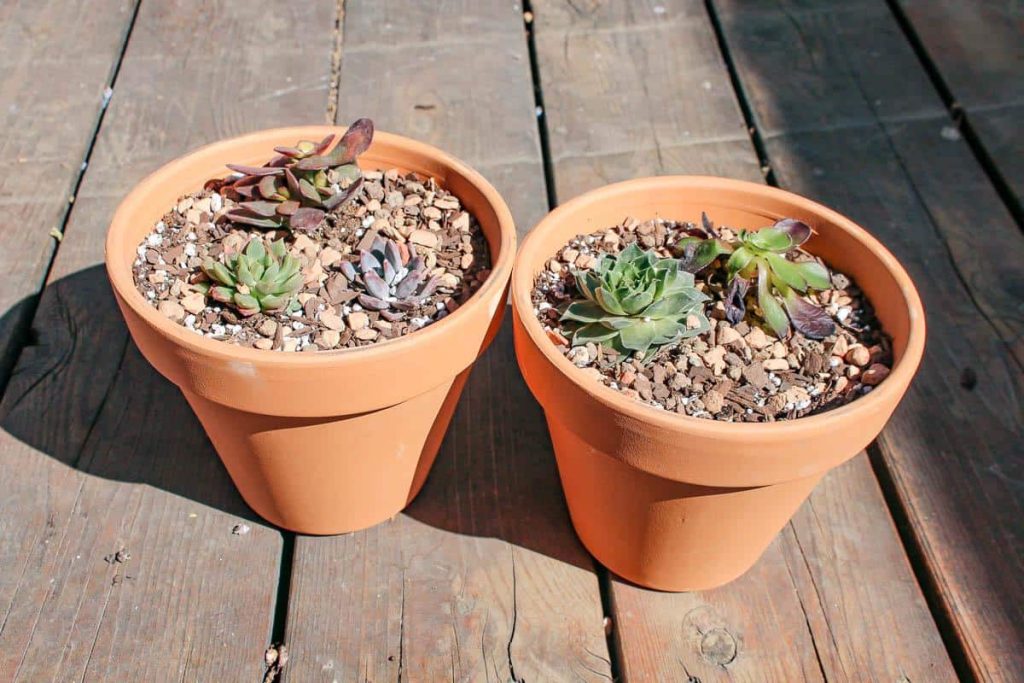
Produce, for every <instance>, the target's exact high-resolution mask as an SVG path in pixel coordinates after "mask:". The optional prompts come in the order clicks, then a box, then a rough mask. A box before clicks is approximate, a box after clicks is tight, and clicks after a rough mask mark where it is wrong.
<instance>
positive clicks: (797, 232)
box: [772, 218, 814, 247]
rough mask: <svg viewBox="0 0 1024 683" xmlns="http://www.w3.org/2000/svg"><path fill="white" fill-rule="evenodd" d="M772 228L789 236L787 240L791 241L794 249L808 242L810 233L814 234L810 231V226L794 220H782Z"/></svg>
mask: <svg viewBox="0 0 1024 683" xmlns="http://www.w3.org/2000/svg"><path fill="white" fill-rule="evenodd" d="M772 227H773V228H775V229H777V230H779V231H781V232H784V233H786V234H787V235H789V239H790V240H792V242H793V246H794V247H799V246H800V245H801V244H803V243H804V242H806V241H807V240H809V239H810V238H811V233H812V232H814V231H813V230H811V226H809V225H807V224H806V223H804V222H803V221H798V220H797V219H795V218H783V219H781V220H779V221H778V222H776V223H775V225H773V226H772Z"/></svg>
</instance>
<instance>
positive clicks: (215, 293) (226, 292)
mask: <svg viewBox="0 0 1024 683" xmlns="http://www.w3.org/2000/svg"><path fill="white" fill-rule="evenodd" d="M209 294H210V296H211V297H212V298H213V299H214V300H215V301H220V302H221V303H225V304H226V303H230V302H231V299H232V298H233V297H234V296H235V289H234V287H223V286H219V287H212V288H211V289H210V291H209Z"/></svg>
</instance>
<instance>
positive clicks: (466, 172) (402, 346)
mask: <svg viewBox="0 0 1024 683" xmlns="http://www.w3.org/2000/svg"><path fill="white" fill-rule="evenodd" d="M341 132H344V126H334V125H306V126H286V127H281V128H268V129H263V130H259V131H255V132H252V133H247V134H244V135H239V136H235V137H231V138H225V139H222V140H218V141H216V142H212V143H210V144H207V145H203V146H202V147H199V148H196V149H194V150H192V151H191V152H188V153H187V154H185V155H183V156H180V157H178V158H176V159H174V160H173V161H170V162H168V163H166V164H164V165H163V166H161V167H160V168H158V169H157V170H155V171H153V172H152V173H150V174H149V175H148V176H146V178H144V179H143V180H142V181H141V182H139V183H138V184H137V185H135V186H134V187H133V188H132V190H131V191H130V192H129V193H128V195H126V196H125V198H124V199H123V200H121V203H120V204H119V205H118V207H117V210H116V211H115V212H114V216H113V218H112V219H111V221H110V227H109V228H108V229H107V237H106V241H105V243H104V261H105V263H106V269H107V276H108V278H109V279H110V282H111V284H112V286H113V288H114V291H115V293H116V294H117V296H118V298H120V299H121V301H122V302H124V303H125V304H126V305H127V306H129V307H130V308H131V309H132V311H134V312H135V314H136V315H138V316H139V317H140V318H142V319H143V320H144V321H145V322H146V324H147V325H149V326H150V327H152V328H154V329H155V330H156V331H157V332H158V333H160V335H161V336H163V337H164V338H166V339H167V340H168V341H170V342H172V343H173V344H175V345H178V346H182V347H184V348H186V349H187V350H188V351H190V352H192V353H195V354H198V355H202V356H207V357H210V358H212V359H214V360H221V361H225V362H238V361H248V362H251V363H258V364H260V365H262V366H284V367H293V368H300V367H301V368H312V369H316V368H317V367H323V366H337V365H340V364H345V363H356V362H360V363H361V362H371V361H374V360H377V359H382V358H383V359H386V358H387V357H388V356H390V355H394V354H396V353H402V352H404V351H405V350H407V349H408V348H409V347H410V346H411V345H412V344H420V345H422V344H425V343H430V342H432V341H434V340H436V339H438V338H440V337H441V335H444V334H445V333H446V330H445V329H444V327H446V323H450V322H458V321H461V320H462V319H463V318H465V317H467V316H469V315H470V314H471V311H470V310H468V309H470V308H475V307H477V306H481V305H485V302H486V301H487V300H489V299H490V298H492V297H493V296H499V295H500V293H496V292H495V290H503V289H504V287H505V285H506V283H507V282H508V279H509V276H510V274H511V272H512V265H513V263H514V262H515V253H516V229H515V223H514V222H513V219H512V213H511V211H510V210H509V208H508V205H507V204H506V203H505V200H504V199H503V198H502V197H501V195H500V194H499V193H498V191H497V189H495V187H494V186H493V185H491V183H490V182H489V181H488V180H487V179H485V178H484V177H483V176H482V175H480V173H478V172H477V171H475V170H474V169H472V168H471V167H470V166H469V165H468V164H466V163H465V162H463V161H461V160H460V159H457V158H456V157H454V156H452V155H450V154H447V153H446V152H443V151H441V150H440V149H438V148H436V147H434V146H432V145H428V144H426V143H423V142H419V141H417V140H413V139H411V138H407V137H404V136H401V135H396V134H394V133H388V132H385V131H379V130H378V131H375V132H374V138H373V140H374V142H373V145H371V147H370V149H369V150H368V151H367V152H366V156H368V157H371V158H372V157H373V147H374V146H375V145H377V144H378V143H383V146H387V147H389V148H393V149H396V150H400V151H402V152H411V153H414V154H419V155H423V156H427V157H430V158H432V159H433V160H434V161H436V162H438V163H439V164H440V165H442V166H446V167H449V168H450V169H452V170H453V171H455V172H456V173H457V174H459V175H461V176H463V177H464V178H465V179H466V180H467V181H469V183H470V184H472V185H473V186H474V187H476V188H477V190H478V191H479V192H480V193H481V194H482V195H483V197H484V199H485V200H486V201H487V203H488V204H490V206H491V207H492V209H493V210H494V213H495V215H496V216H497V220H498V228H499V233H500V241H499V243H500V247H499V253H498V258H497V259H496V260H493V261H492V263H491V272H490V275H489V276H488V277H487V280H486V281H485V282H484V283H483V284H482V285H481V286H480V288H479V289H478V290H477V291H476V292H474V293H473V295H472V296H471V297H470V298H469V299H468V300H467V301H466V303H464V304H462V305H461V306H460V307H459V308H458V309H456V310H455V311H454V312H453V313H449V314H448V315H447V316H445V317H444V318H443V319H441V320H438V321H437V322H434V323H432V324H430V325H428V326H426V327H423V328H421V329H419V330H416V331H415V332H413V333H411V334H409V335H408V336H406V337H402V338H399V339H392V340H388V341H385V342H380V343H376V344H370V345H367V346H360V347H356V348H348V349H337V350H332V351H317V352H316V353H284V352H280V351H266V350H262V349H250V348H245V347H240V346H237V345H235V344H228V343H225V342H223V341H218V340H214V339H207V338H206V337H204V336H200V335H198V334H196V333H195V332H191V331H189V330H187V329H186V328H184V327H182V326H181V325H178V324H176V323H174V322H172V321H171V320H170V319H168V318H167V317H165V316H163V315H161V314H160V312H159V311H157V309H156V308H154V307H153V306H152V305H150V303H149V302H148V301H146V300H145V298H144V297H143V296H142V294H141V293H139V290H138V289H137V288H136V287H135V281H134V278H133V276H132V271H131V266H130V264H128V263H120V262H119V259H118V258H114V257H113V256H112V255H114V254H118V253H120V249H119V247H120V246H121V245H122V244H123V242H124V241H125V240H126V239H127V237H126V235H127V227H128V226H129V220H130V219H129V216H130V215H131V214H133V213H135V211H136V210H137V208H138V206H139V205H140V204H142V203H144V202H145V200H146V197H147V196H148V195H149V193H150V190H151V188H153V187H155V186H158V185H161V184H163V183H165V182H167V178H168V177H173V175H174V174H175V172H177V171H179V170H181V169H183V168H186V167H188V166H190V165H191V164H193V163H195V162H196V161H197V160H198V159H199V158H202V159H203V160H205V159H208V158H211V157H218V156H219V157H222V158H224V162H225V163H228V162H230V159H228V158H227V155H228V153H229V150H230V149H231V148H232V147H234V146H236V145H238V144H240V143H255V142H259V141H261V140H268V141H269V140H271V139H276V138H280V137H291V138H296V139H298V138H305V137H314V136H316V135H320V136H323V135H326V134H327V133H336V134H340V133H341ZM267 149H268V151H269V150H270V149H271V145H270V144H269V143H268V145H267ZM268 157H269V154H268ZM187 191H189V190H188V188H183V189H182V192H180V193H179V194H181V193H183V192H187ZM133 246H134V245H133ZM448 327H450V326H448Z"/></svg>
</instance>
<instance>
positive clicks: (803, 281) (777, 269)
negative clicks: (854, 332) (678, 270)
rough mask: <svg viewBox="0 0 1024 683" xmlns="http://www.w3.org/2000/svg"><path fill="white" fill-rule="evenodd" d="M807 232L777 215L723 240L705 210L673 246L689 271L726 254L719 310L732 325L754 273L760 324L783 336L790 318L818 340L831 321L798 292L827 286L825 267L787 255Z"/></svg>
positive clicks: (740, 313)
mask: <svg viewBox="0 0 1024 683" xmlns="http://www.w3.org/2000/svg"><path fill="white" fill-rule="evenodd" d="M811 234H812V230H811V228H810V226H809V225H807V224H806V223H804V222H803V221H799V220H796V219H794V218H783V219H782V220H780V221H778V222H776V223H775V224H774V225H772V226H770V227H766V228H761V229H760V230H740V231H739V232H738V233H737V236H736V238H735V239H733V240H725V239H723V238H722V237H721V235H720V234H719V233H718V232H717V231H716V230H715V228H714V226H713V225H712V224H711V221H709V220H708V218H707V216H706V215H705V216H703V226H702V228H698V229H694V230H693V231H692V233H691V234H690V235H688V236H687V237H684V238H683V239H682V240H680V241H679V243H678V244H677V245H676V249H677V251H678V253H680V255H681V261H682V262H683V264H684V267H685V268H686V269H687V270H688V271H690V272H692V273H696V272H699V271H700V270H702V269H704V268H706V267H707V266H708V265H710V264H711V263H712V262H714V261H715V260H716V259H718V258H719V257H720V256H725V255H728V259H727V260H726V261H725V270H726V274H727V276H728V283H729V288H728V290H727V291H726V296H725V312H726V317H727V318H728V319H729V321H730V322H732V323H733V324H736V323H738V322H739V321H740V320H742V319H743V317H744V316H745V315H746V303H745V301H746V293H747V290H748V288H749V287H750V286H751V284H752V283H753V282H754V279H755V278H756V284H757V290H756V293H757V305H758V307H759V308H760V309H761V314H762V316H763V319H764V322H765V324H766V325H767V326H768V328H769V329H770V330H771V331H772V332H773V333H774V334H775V335H776V336H777V337H779V338H780V339H784V338H786V337H788V336H789V333H790V323H792V326H793V327H795V328H796V329H797V330H798V331H799V332H801V333H802V334H804V335H805V336H807V337H811V338H813V339H821V338H823V337H827V336H828V335H830V334H832V333H833V332H834V331H835V323H834V322H833V321H832V318H831V317H829V315H828V314H827V313H826V312H825V311H824V310H822V309H821V308H819V307H818V306H815V305H814V304H812V303H811V302H810V301H808V300H807V299H806V298H804V297H803V296H802V295H803V294H806V293H807V292H809V291H812V290H824V289H828V288H830V287H831V286H832V283H831V280H830V278H829V273H828V269H827V268H825V266H823V265H822V264H821V263H819V262H817V261H814V260H806V261H794V260H793V259H792V256H793V255H794V254H795V253H796V252H797V251H798V250H799V248H800V247H801V246H802V245H803V244H804V243H805V242H806V241H807V240H808V239H810V237H811Z"/></svg>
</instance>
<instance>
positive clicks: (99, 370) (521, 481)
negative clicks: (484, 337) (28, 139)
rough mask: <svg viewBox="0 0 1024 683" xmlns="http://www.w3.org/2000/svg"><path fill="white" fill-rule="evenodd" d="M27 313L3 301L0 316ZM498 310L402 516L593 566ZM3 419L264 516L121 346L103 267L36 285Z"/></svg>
mask: <svg viewBox="0 0 1024 683" xmlns="http://www.w3.org/2000/svg"><path fill="white" fill-rule="evenodd" d="M24 308H25V306H24V305H21V304H19V306H16V307H14V308H12V309H11V311H9V312H8V314H7V315H5V320H4V322H5V323H6V322H7V316H13V317H19V316H23V315H24ZM509 317H510V316H509V315H508V313H507V312H506V320H505V324H504V325H503V327H502V331H501V333H500V334H499V335H498V338H497V339H496V340H495V342H494V344H493V345H492V347H491V348H490V349H489V350H488V351H487V352H486V353H485V354H484V356H483V357H482V358H481V359H480V360H479V361H478V363H477V365H476V366H475V369H474V371H473V373H471V375H470V378H469V381H468V382H467V384H466V388H465V390H464V393H463V396H462V399H461V400H460V403H459V407H458V409H457V410H456V412H455V415H454V417H453V418H452V423H451V426H450V427H449V430H448V433H447V435H446V437H445V440H444V443H443V444H442V446H441V450H440V452H439V453H438V457H437V461H436V462H435V464H434V468H433V470H432V472H431V474H430V476H429V478H428V479H427V483H426V485H425V486H424V488H423V490H422V492H421V493H420V495H419V496H418V497H417V499H416V500H415V501H414V502H413V503H412V505H411V506H410V507H409V508H408V509H407V510H406V512H405V513H403V514H408V515H409V516H410V517H412V518H414V519H416V520H418V521H420V522H423V523H425V524H428V525H430V526H433V527H436V528H439V529H444V530H447V531H450V532H452V533H456V534H466V535H473V536H483V537H494V538H499V539H502V540H505V541H507V542H509V543H512V544H514V545H518V546H521V547H524V548H527V549H530V550H533V551H536V552H540V553H543V554H545V555H548V556H550V557H553V558H555V559H558V560H561V561H563V562H568V563H571V564H574V565H576V566H579V567H583V568H585V569H592V568H593V561H592V560H591V558H590V557H589V555H587V553H586V551H584V550H583V548H582V546H580V544H579V542H578V541H577V539H576V537H575V535H574V534H573V532H572V528H571V526H570V524H569V518H568V513H567V511H566V509H565V503H564V500H563V498H562V493H561V489H560V486H559V483H558V474H557V471H556V468H555V463H554V458H553V456H552V454H551V446H550V442H549V440H548V436H547V427H546V425H545V423H544V419H543V414H542V413H541V410H540V408H539V407H538V406H537V405H536V403H535V402H534V400H533V398H532V396H530V394H529V392H528V390H527V389H526V387H525V385H524V384H523V381H522V379H521V377H520V375H519V370H518V367H517V366H516V363H515V355H514V353H513V350H512V339H511V321H510V320H509ZM0 426H2V427H3V429H4V430H5V431H6V432H7V433H8V434H9V435H11V436H14V437H16V438H17V439H19V440H20V441H22V442H24V443H25V444H28V445H29V446H31V447H32V448H34V449H36V450H38V451H41V452H43V453H45V454H46V455H48V456H49V457H51V458H53V459H55V460H58V461H59V462H61V463H64V464H65V465H68V466H70V467H75V468H77V469H79V470H81V471H83V472H87V473H89V474H92V475H96V476H99V477H103V478H106V479H111V480H116V481H123V482H128V483H136V484H147V485H149V486H152V487H154V488H157V489H162V490H164V491H167V492H169V493H172V494H174V495H177V496H183V497H185V498H188V499H191V500H194V501H196V502H198V503H201V504H202V505H206V506H210V507H213V508H216V509H219V510H222V511H224V512H227V513H229V514H232V515H236V516H239V517H242V518H245V519H248V520H250V521H254V522H258V523H265V522H262V520H260V519H259V518H258V517H257V516H256V515H255V514H254V513H253V512H252V510H250V509H249V507H248V506H247V505H246V504H245V503H244V501H243V500H242V499H241V497H240V496H239V495H238V493H237V491H236V490H235V487H234V486H233V484H232V483H231V480H230V478H229V477H228V474H227V471H226V470H225V469H224V467H223V466H222V465H221V463H220V459H219V458H218V457H217V454H216V452H215V451H214V450H213V447H212V445H211V444H210V442H209V440H208V439H207V438H206V435H205V433H204V432H203V430H202V427H201V426H200V424H199V422H198V420H197V419H196V418H195V416H194V415H193V414H192V411H191V409H190V408H189V406H188V404H187V403H186V402H185V400H184V398H183V397H182V396H181V394H180V393H179V392H178V390H177V389H176V388H175V387H174V386H173V385H172V384H171V383H170V382H168V381H166V380H165V379H164V378H163V377H161V376H160V375H159V374H158V373H157V372H156V371H155V370H154V369H153V368H152V367H151V366H150V365H149V364H148V363H147V362H146V360H145V359H144V358H143V357H142V355H141V354H140V353H139V351H138V349H137V348H136V347H135V345H134V343H132V342H131V340H130V338H129V336H128V331H127V328H126V327H125V325H124V323H123V321H122V318H121V315H120V312H119V311H118V310H117V305H116V303H115V302H114V298H113V294H112V293H111V291H110V287H109V284H108V282H107V278H106V274H105V272H104V269H103V267H102V266H94V267H91V268H88V269H85V270H82V271H79V272H76V273H74V274H72V275H69V276H67V277H64V278H61V279H60V280H57V281H56V282H54V283H53V284H51V285H49V286H48V287H46V289H45V290H44V292H43V294H42V297H41V299H40V304H39V309H38V312H37V314H36V316H35V320H34V322H33V327H32V329H31V330H30V332H29V334H28V339H27V345H26V346H25V347H24V349H23V350H22V352H21V355H20V357H19V358H18V361H17V363H16V365H15V368H14V371H13V373H12V375H11V379H10V384H9V385H8V387H7V391H6V394H5V396H4V400H3V403H2V404H0Z"/></svg>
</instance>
